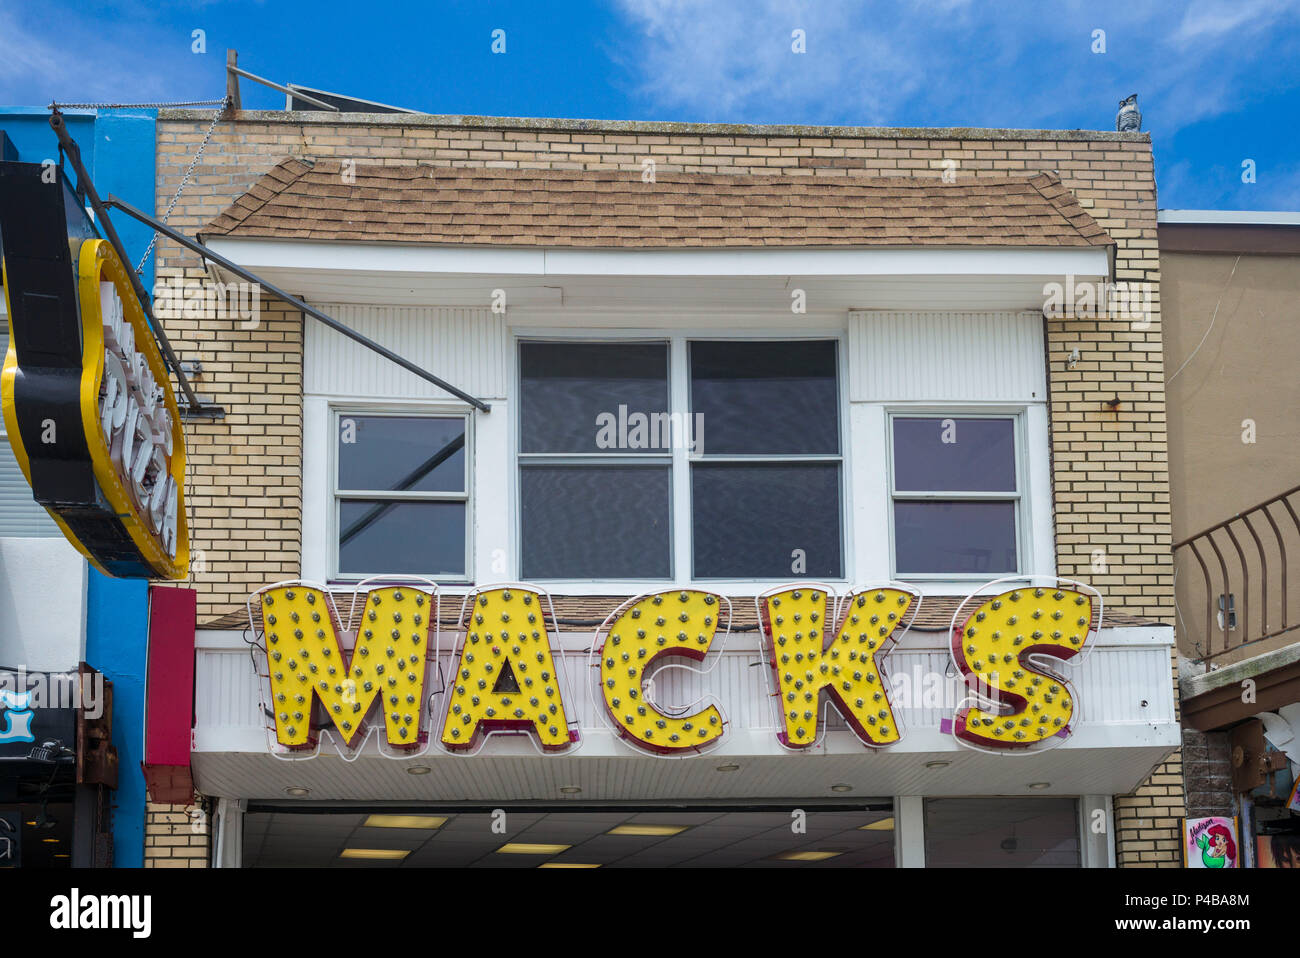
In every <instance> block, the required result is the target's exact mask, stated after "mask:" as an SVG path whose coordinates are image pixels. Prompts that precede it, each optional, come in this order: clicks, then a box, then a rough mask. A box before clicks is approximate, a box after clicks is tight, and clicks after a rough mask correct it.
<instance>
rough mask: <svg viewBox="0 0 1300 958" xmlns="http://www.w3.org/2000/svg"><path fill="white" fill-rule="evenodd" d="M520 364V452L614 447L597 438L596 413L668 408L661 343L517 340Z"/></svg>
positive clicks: (649, 411) (654, 411) (663, 410)
mask: <svg viewBox="0 0 1300 958" xmlns="http://www.w3.org/2000/svg"><path fill="white" fill-rule="evenodd" d="M519 368H520V381H521V393H520V410H519V448H520V450H521V451H522V452H561V453H562V452H611V453H617V452H618V451H619V450H618V449H608V448H602V447H601V446H599V445H597V443H596V436H597V434H598V432H599V430H600V424H599V422H598V417H600V416H601V414H603V413H607V414H609V415H612V416H614V417H615V418H617V417H618V415H619V406H625V407H626V410H627V415H628V416H631V415H633V414H635V413H641V414H642V415H645V416H647V417H648V416H652V415H655V414H657V413H658V414H663V413H666V412H667V411H668V346H667V345H666V344H664V343H522V344H521V345H520V347H519ZM629 451H636V450H629Z"/></svg>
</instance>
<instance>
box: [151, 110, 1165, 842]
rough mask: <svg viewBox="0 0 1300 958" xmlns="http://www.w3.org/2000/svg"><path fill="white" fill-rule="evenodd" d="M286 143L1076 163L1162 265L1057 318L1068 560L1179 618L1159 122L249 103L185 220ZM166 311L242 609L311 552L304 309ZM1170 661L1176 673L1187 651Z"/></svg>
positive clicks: (190, 118) (489, 159)
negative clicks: (630, 115)
mask: <svg viewBox="0 0 1300 958" xmlns="http://www.w3.org/2000/svg"><path fill="white" fill-rule="evenodd" d="M210 120H211V114H205V113H200V112H186V111H163V113H162V114H160V118H159V124H158V151H159V158H158V205H159V208H160V209H162V208H165V207H166V205H167V203H168V202H169V201H170V199H171V196H172V193H173V192H174V191H175V189H176V186H177V185H178V183H179V182H180V178H181V176H182V174H183V173H184V170H185V168H186V166H187V165H188V163H189V160H190V158H191V156H192V155H193V153H194V151H195V150H196V149H197V147H198V144H199V142H200V140H201V139H202V133H203V131H204V130H205V129H206V128H207V124H208V123H209V122H210ZM287 155H293V156H299V157H303V158H307V159H316V158H322V159H324V158H332V159H349V160H353V161H355V162H357V163H359V164H366V163H386V164H390V165H407V164H412V163H430V164H437V165H448V166H467V167H484V166H486V167H496V168H537V169H547V168H550V169H587V170H598V169H603V170H624V171H627V172H628V174H629V175H630V176H631V175H635V176H637V177H638V178H640V177H641V174H642V171H643V169H644V162H645V161H646V160H647V159H652V160H653V161H654V164H655V170H656V172H664V173H669V172H696V173H730V174H780V175H788V176H822V177H835V176H847V175H850V174H853V175H893V176H898V175H907V176H928V177H937V176H941V175H942V174H943V173H944V172H945V170H948V169H952V170H953V172H955V174H956V176H957V177H959V178H964V177H971V176H981V175H999V176H1005V175H1013V174H1024V173H1032V172H1038V171H1041V170H1056V171H1058V172H1059V173H1060V175H1061V178H1062V181H1063V182H1064V184H1065V185H1066V186H1067V187H1068V188H1069V189H1070V190H1072V191H1073V192H1074V194H1075V195H1076V196H1077V197H1078V199H1079V202H1080V203H1081V204H1082V206H1083V207H1084V208H1085V209H1086V210H1088V211H1089V212H1090V213H1091V214H1092V215H1093V216H1094V217H1095V218H1096V219H1097V221H1098V222H1099V223H1100V224H1101V225H1102V227H1103V228H1104V229H1106V230H1107V232H1108V233H1109V234H1110V235H1111V236H1112V237H1113V238H1114V239H1115V240H1116V241H1117V244H1118V245H1117V249H1116V254H1115V257H1116V258H1115V279H1116V280H1118V281H1126V282H1146V283H1150V284H1152V285H1151V289H1152V303H1153V307H1154V312H1153V314H1152V315H1151V317H1150V319H1151V322H1150V324H1149V326H1147V327H1146V328H1137V327H1135V326H1134V325H1133V324H1132V323H1131V322H1129V321H1127V320H1123V321H1112V320H1107V319H1105V318H1097V317H1083V318H1068V319H1056V320H1052V321H1050V322H1049V323H1048V327H1047V351H1048V366H1049V376H1050V416H1051V428H1052V454H1053V481H1054V504H1055V521H1056V527H1057V531H1058V539H1057V562H1058V566H1059V570H1060V574H1061V575H1064V576H1075V577H1078V578H1081V579H1083V580H1085V581H1087V582H1090V583H1092V584H1093V585H1094V586H1096V587H1097V588H1098V589H1100V590H1101V591H1102V593H1103V594H1104V596H1105V599H1106V605H1107V608H1109V609H1116V610H1122V611H1125V612H1129V613H1134V614H1139V615H1146V616H1149V617H1151V618H1153V619H1158V620H1159V621H1162V622H1165V623H1170V624H1172V622H1173V588H1172V576H1171V569H1172V565H1171V562H1170V556H1169V543H1170V517H1169V487H1168V468H1167V455H1166V434H1165V405H1164V403H1165V399H1164V386H1163V383H1164V375H1163V366H1162V357H1161V332H1160V317H1159V282H1160V273H1159V259H1158V256H1159V251H1158V248H1157V242H1156V192H1155V181H1154V175H1153V170H1152V159H1151V149H1150V143H1149V142H1148V141H1147V138H1146V137H1145V135H1118V134H1095V133H1053V134H1040V133H1025V132H1020V133H1012V132H996V131H965V134H964V135H961V136H957V135H955V134H952V133H948V132H941V131H905V130H890V131H863V130H840V129H836V130H808V129H799V128H789V129H787V128H767V129H754V128H728V127H694V126H687V125H673V124H654V125H638V124H626V123H610V124H603V123H602V124H590V125H588V126H587V128H581V127H579V125H578V124H577V123H576V122H572V121H508V120H507V121H487V120H475V119H462V120H459V121H457V122H452V121H450V120H448V119H446V118H442V119H440V118H438V117H388V118H382V117H361V116H352V117H342V118H340V117H322V118H312V117H308V116H306V115H303V114H283V113H281V114H274V113H244V114H240V115H239V116H238V117H237V118H235V119H234V120H230V121H225V122H222V123H221V124H219V125H218V126H217V128H216V132H215V134H214V136H213V138H212V142H211V143H209V145H208V147H207V150H206V151H205V154H204V161H203V164H202V165H201V166H200V167H199V169H198V170H197V171H196V175H195V179H194V181H193V183H192V184H191V185H190V187H189V188H188V189H187V190H186V192H185V194H184V195H183V196H182V198H181V201H180V202H179V203H178V204H177V207H176V210H175V212H174V214H173V216H172V218H171V223H172V225H173V226H176V227H178V228H179V229H181V230H182V231H184V232H187V233H190V234H193V233H195V232H196V231H198V230H200V229H201V228H202V227H203V226H204V225H205V224H207V223H208V222H210V221H211V220H212V219H213V218H214V217H216V216H217V215H218V214H219V213H220V212H221V211H222V210H223V209H224V208H225V207H226V206H227V205H229V203H230V202H232V201H233V200H234V199H235V198H236V197H237V196H239V195H240V194H241V193H242V192H243V191H244V190H246V189H247V188H248V187H249V186H251V185H252V184H253V183H254V182H255V181H256V179H257V178H258V177H259V176H260V175H261V174H263V173H265V172H266V171H267V170H268V169H270V168H271V167H272V166H273V165H274V164H275V163H276V162H278V161H279V160H280V159H282V158H283V157H284V156H287ZM948 161H953V163H955V166H954V165H953V163H949V162H948ZM158 256H159V265H160V266H161V267H164V268H165V269H173V270H174V269H188V270H195V269H197V266H198V264H197V260H196V259H195V258H194V257H192V256H190V255H189V254H183V255H182V252H181V251H178V250H177V248H176V247H175V246H174V245H172V244H169V243H166V242H160V243H159V251H158ZM194 275H200V274H198V273H195V274H194ZM166 326H167V329H168V332H169V335H171V336H172V337H173V339H175V340H176V341H177V342H176V346H177V351H178V353H179V354H180V355H181V356H182V357H183V358H186V359H194V358H198V359H201V360H202V362H203V363H204V367H205V372H204V376H203V379H201V380H200V384H199V391H200V392H201V393H205V394H209V395H212V396H214V398H215V399H216V401H218V402H220V403H222V404H223V405H225V406H227V409H228V413H229V417H230V418H228V419H227V420H226V422H224V423H215V424H208V423H198V424H193V425H191V426H190V428H189V433H190V435H191V440H190V441H191V448H192V455H193V460H192V461H193V468H192V476H193V478H192V480H191V494H192V499H191V520H192V529H193V542H194V547H195V548H196V549H200V550H202V551H203V553H204V556H205V559H206V569H205V571H203V572H201V573H197V574H196V576H195V585H196V586H197V588H198V589H199V620H200V622H202V621H204V619H205V618H211V617H214V616H219V615H222V614H226V613H229V612H233V611H236V610H237V609H241V608H242V607H243V603H244V600H245V598H246V596H247V593H248V592H249V591H250V590H251V588H253V587H256V586H258V585H261V584H264V583H266V582H270V581H273V580H275V579H279V578H285V577H289V576H292V575H294V574H296V572H297V569H298V559H299V553H298V550H299V547H300V535H301V475H300V473H301V451H300V448H299V447H298V444H297V441H298V440H297V437H298V436H299V435H300V431H301V416H302V403H301V389H302V366H301V343H302V327H301V320H300V319H299V318H298V317H296V316H294V315H291V314H289V313H287V312H285V311H284V310H283V309H279V308H274V309H271V310H270V311H269V314H268V315H266V316H264V321H263V322H262V323H261V324H259V326H258V328H256V329H253V330H243V329H241V328H238V324H237V323H236V322H235V321H228V322H226V323H224V324H223V323H219V322H218V323H210V322H192V321H178V322H174V323H173V322H168V323H167V324H166ZM1076 347H1077V348H1079V350H1080V360H1079V362H1078V363H1077V364H1075V365H1074V366H1073V368H1068V369H1067V368H1066V356H1067V354H1068V353H1069V352H1070V350H1072V349H1074V348H1076ZM210 360H211V366H209V361H210ZM209 369H210V370H211V371H210V372H209ZM1115 398H1118V399H1119V400H1120V405H1119V408H1118V409H1115V410H1112V409H1109V408H1108V407H1107V406H1106V403H1107V401H1108V400H1111V399H1115ZM270 430H275V431H270ZM254 463H257V465H256V466H254V465H253V464H254ZM262 463H265V464H266V465H265V467H263V466H262V465H261V464H262ZM1170 671H1171V681H1176V676H1175V673H1174V663H1173V661H1172V658H1171V663H1170ZM1182 794H1183V793H1182V786H1181V778H1180V767H1179V766H1178V764H1177V760H1176V759H1175V760H1174V761H1173V762H1171V763H1170V764H1167V765H1166V766H1164V767H1163V768H1162V769H1161V770H1160V771H1159V772H1158V773H1157V774H1156V775H1154V776H1153V778H1152V779H1151V782H1150V783H1149V784H1147V785H1144V786H1143V788H1142V789H1140V790H1139V791H1138V793H1136V794H1135V795H1134V796H1132V797H1128V798H1119V799H1117V800H1116V809H1115V813H1116V823H1117V827H1118V829H1119V835H1118V839H1119V845H1120V851H1119V857H1120V860H1121V862H1122V863H1124V864H1139V863H1140V864H1157V863H1161V864H1175V863H1176V862H1177V855H1178V839H1177V835H1176V829H1175V827H1174V825H1171V824H1170V823H1171V822H1174V821H1175V819H1176V818H1177V816H1178V815H1181V808H1182V802H1183V799H1182ZM1175 824H1176V822H1175Z"/></svg>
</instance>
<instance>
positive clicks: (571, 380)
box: [519, 340, 843, 580]
mask: <svg viewBox="0 0 1300 958" xmlns="http://www.w3.org/2000/svg"><path fill="white" fill-rule="evenodd" d="M519 360H520V413H519V467H520V468H519V477H520V478H519V484H520V539H521V545H522V549H521V552H522V562H521V569H520V574H521V576H522V577H523V578H525V579H552V578H575V579H597V578H598V579H607V580H608V579H649V580H656V579H671V578H672V577H673V575H674V562H673V555H674V545H675V539H674V533H675V534H676V535H677V536H680V537H683V538H685V537H689V543H684V542H682V543H681V545H682V547H683V548H686V546H689V548H686V551H685V552H679V553H678V554H679V555H680V556H681V557H682V559H683V563H684V562H685V561H686V558H687V556H689V561H690V564H691V570H690V574H691V576H692V577H693V578H697V579H731V578H738V579H786V578H789V577H790V576H791V575H792V574H806V575H808V576H809V577H821V578H841V577H842V576H843V547H842V541H841V511H842V510H841V505H842V494H841V488H842V472H843V461H842V454H841V446H840V417H839V408H840V397H839V377H838V374H837V362H838V360H837V349H836V343H835V342H834V341H831V340H816V341H781V342H766V341H765V342H758V341H751V340H743V341H734V340H733V341H695V342H689V343H688V342H686V341H684V340H676V341H674V342H672V343H663V342H654V343H646V342H634V341H628V342H605V343H572V342H567V343H563V342H522V343H521V344H520V353H519ZM670 368H675V369H682V370H685V371H686V376H685V378H686V380H687V381H686V382H685V383H681V382H678V383H676V386H675V387H674V383H673V382H672V381H671V378H672V377H670V374H669V370H670ZM674 477H677V484H676V488H677V489H678V490H679V491H680V492H681V493H682V495H683V496H685V495H689V497H690V511H689V514H688V515H681V516H679V518H678V521H677V524H676V526H674V514H675V513H674V500H673V494H672V493H673V489H674V487H675V483H674ZM676 541H677V542H681V540H680V539H678V540H676Z"/></svg>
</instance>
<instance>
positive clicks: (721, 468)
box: [691, 462, 842, 579]
mask: <svg viewBox="0 0 1300 958" xmlns="http://www.w3.org/2000/svg"><path fill="white" fill-rule="evenodd" d="M691 526H692V540H693V547H694V554H695V575H696V576H697V577H699V578H705V579H717V578H737V579H789V578H790V577H791V575H792V574H793V572H792V566H793V563H794V561H795V560H794V557H793V556H792V553H793V552H794V550H795V549H802V550H803V553H804V556H805V557H806V561H807V568H806V572H805V573H804V574H806V575H808V576H809V577H810V578H819V577H820V578H831V579H837V578H839V577H840V575H841V574H842V573H841V569H842V565H841V556H840V466H839V463H824V462H818V463H789V464H782V463H753V464H749V463H716V464H711V465H706V464H703V463H696V464H694V465H692V466H691Z"/></svg>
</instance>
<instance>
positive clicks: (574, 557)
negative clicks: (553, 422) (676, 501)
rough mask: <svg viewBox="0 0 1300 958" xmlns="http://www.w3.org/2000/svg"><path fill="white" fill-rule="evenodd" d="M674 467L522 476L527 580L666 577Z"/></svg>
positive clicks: (526, 470)
mask: <svg viewBox="0 0 1300 958" xmlns="http://www.w3.org/2000/svg"><path fill="white" fill-rule="evenodd" d="M670 480H671V467H669V466H668V465H666V464H665V465H644V466H539V465H524V466H522V467H521V468H520V470H519V482H520V497H519V498H520V502H521V504H522V512H523V515H522V526H523V576H524V578H526V579H666V578H669V577H670V576H671V575H672V566H671V564H670V560H669V549H668V525H669V508H668V502H669V487H670Z"/></svg>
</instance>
